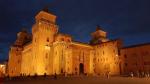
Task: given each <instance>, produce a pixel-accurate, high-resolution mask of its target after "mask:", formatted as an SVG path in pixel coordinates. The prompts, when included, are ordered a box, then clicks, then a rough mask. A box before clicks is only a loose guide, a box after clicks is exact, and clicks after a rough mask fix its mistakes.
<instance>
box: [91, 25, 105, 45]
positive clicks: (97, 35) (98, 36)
mask: <svg viewBox="0 0 150 84" xmlns="http://www.w3.org/2000/svg"><path fill="white" fill-rule="evenodd" d="M91 35H92V40H91V41H90V44H92V45H95V44H100V43H102V42H106V41H108V39H107V32H105V31H103V30H102V27H101V26H97V28H96V31H95V32H93V33H92V34H91Z"/></svg>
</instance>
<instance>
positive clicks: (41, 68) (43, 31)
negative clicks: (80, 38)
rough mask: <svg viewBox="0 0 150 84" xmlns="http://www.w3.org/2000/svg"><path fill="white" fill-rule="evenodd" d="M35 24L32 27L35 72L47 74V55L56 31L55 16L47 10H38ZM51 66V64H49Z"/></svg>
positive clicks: (48, 55)
mask: <svg viewBox="0 0 150 84" xmlns="http://www.w3.org/2000/svg"><path fill="white" fill-rule="evenodd" d="M35 21H36V22H35V24H34V25H33V27H32V34H33V40H32V44H33V56H34V65H36V66H35V67H34V69H35V71H36V72H35V74H38V75H43V74H45V73H46V74H48V73H49V70H48V68H47V66H48V65H49V63H48V62H49V57H50V54H49V53H50V52H51V51H50V50H51V47H50V46H51V45H52V43H53V42H54V36H55V34H56V33H57V31H58V26H57V25H56V16H55V15H53V14H51V13H49V12H48V11H44V10H43V11H40V12H39V13H38V14H37V15H36V16H35ZM49 67H51V66H49Z"/></svg>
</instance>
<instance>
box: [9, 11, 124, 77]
mask: <svg viewBox="0 0 150 84" xmlns="http://www.w3.org/2000/svg"><path fill="white" fill-rule="evenodd" d="M91 35H92V40H91V41H90V43H89V44H86V43H81V42H75V41H73V40H72V37H71V36H70V35H67V34H62V33H58V26H57V25H56V16H55V15H53V14H51V13H49V12H47V11H40V12H39V13H38V14H37V15H36V17H35V24H34V25H33V27H32V35H30V34H29V33H27V32H26V31H25V30H23V31H21V32H19V33H18V34H17V40H16V41H15V43H14V44H13V45H12V46H11V49H10V51H9V61H8V74H9V76H20V75H21V74H25V75H35V74H37V75H44V74H47V75H54V74H75V75H79V74H89V75H90V74H91V75H104V74H105V73H107V72H110V74H111V75H116V74H120V68H119V53H118V52H119V48H120V47H121V42H120V40H108V39H107V38H106V35H107V34H106V32H104V31H103V30H101V29H100V27H98V28H97V30H96V31H95V32H94V33H92V34H91Z"/></svg>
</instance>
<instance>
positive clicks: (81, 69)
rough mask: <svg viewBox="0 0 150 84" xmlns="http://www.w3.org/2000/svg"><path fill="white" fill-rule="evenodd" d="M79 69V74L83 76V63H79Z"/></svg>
mask: <svg viewBox="0 0 150 84" xmlns="http://www.w3.org/2000/svg"><path fill="white" fill-rule="evenodd" d="M79 67H80V69H79V70H80V74H84V64H83V63H80V65H79Z"/></svg>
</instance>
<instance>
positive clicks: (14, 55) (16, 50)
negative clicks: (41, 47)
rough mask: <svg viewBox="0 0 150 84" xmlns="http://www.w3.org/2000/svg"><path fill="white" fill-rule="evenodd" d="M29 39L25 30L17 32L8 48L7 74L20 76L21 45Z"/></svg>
mask: <svg viewBox="0 0 150 84" xmlns="http://www.w3.org/2000/svg"><path fill="white" fill-rule="evenodd" d="M29 40H31V37H30V35H29V34H28V33H27V31H26V30H24V29H23V30H22V31H21V32H19V33H17V39H16V41H15V43H14V44H13V45H12V46H11V48H10V50H9V61H8V74H9V76H20V71H21V61H22V50H23V45H24V44H25V43H27V42H28V41H29Z"/></svg>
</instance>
